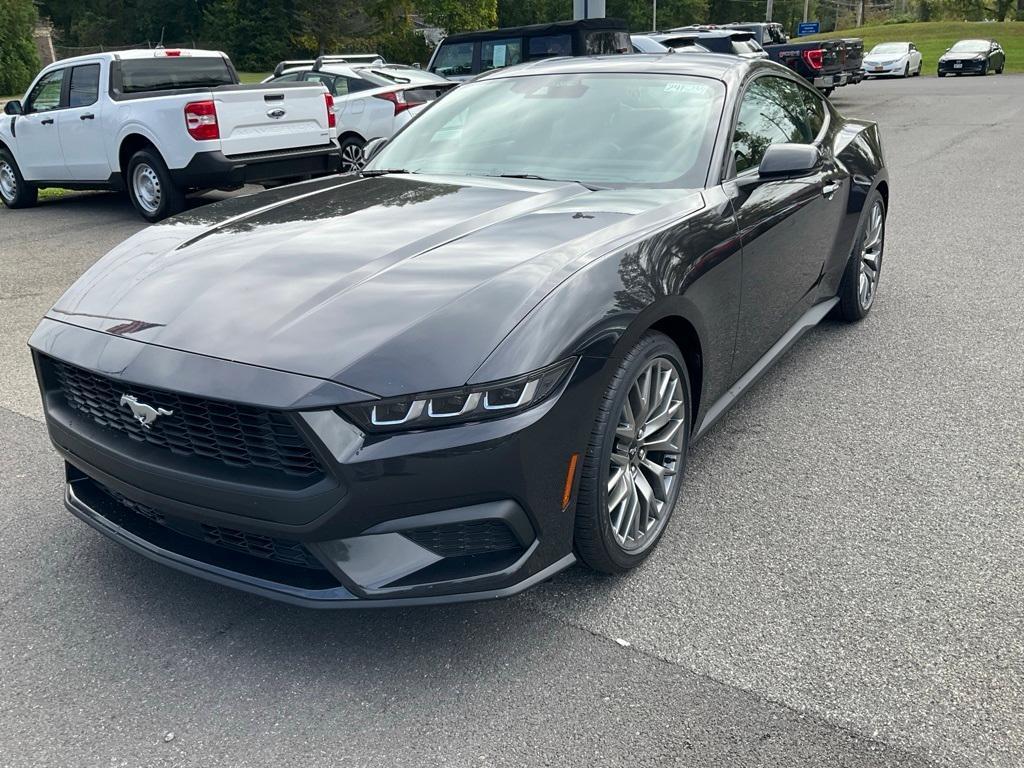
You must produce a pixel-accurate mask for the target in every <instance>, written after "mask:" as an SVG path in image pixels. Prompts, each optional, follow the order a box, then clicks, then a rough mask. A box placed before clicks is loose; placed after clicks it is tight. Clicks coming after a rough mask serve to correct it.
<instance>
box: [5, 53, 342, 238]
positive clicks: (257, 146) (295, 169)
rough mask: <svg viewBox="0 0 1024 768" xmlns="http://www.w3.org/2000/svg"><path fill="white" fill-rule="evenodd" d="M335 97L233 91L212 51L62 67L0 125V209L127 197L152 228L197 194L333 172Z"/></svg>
mask: <svg viewBox="0 0 1024 768" xmlns="http://www.w3.org/2000/svg"><path fill="white" fill-rule="evenodd" d="M332 106H333V97H332V96H331V95H330V94H329V93H327V92H326V91H325V90H324V88H323V86H322V85H320V84H319V83H316V84H313V83H274V84H270V85H239V84H238V75H237V74H236V73H235V68H234V67H233V66H232V65H231V61H230V60H229V59H228V57H227V56H225V55H224V54H223V53H220V52H219V51H203V50H190V49H163V48H158V49H156V50H140V51H120V52H118V53H98V54H90V55H88V56H78V57H75V58H71V59H62V60H60V61H57V62H55V63H54V64H51V65H50V66H48V67H46V68H45V69H43V70H42V72H40V73H39V75H38V76H37V77H36V79H35V81H34V82H33V83H32V85H31V86H30V87H29V89H28V92H27V93H26V95H25V98H24V100H23V101H18V100H15V101H10V102H8V103H7V105H6V106H5V107H4V112H5V114H6V115H8V117H9V119H7V120H3V121H0V199H2V200H3V202H4V204H5V205H6V206H7V207H8V208H23V207H25V206H29V205H33V204H35V202H36V196H37V192H38V190H39V189H40V188H43V187H64V188H67V189H114V190H119V189H127V190H128V195H129V197H130V198H131V201H132V203H133V204H134V206H135V209H136V210H137V211H138V212H139V213H140V214H141V215H142V216H143V217H144V218H146V219H148V220H149V221H158V220H160V219H162V218H164V217H166V216H170V215H171V214H173V213H176V212H177V211H180V210H181V209H182V208H183V207H184V201H185V193H186V192H188V191H189V190H194V189H208V188H218V189H233V188H237V187H240V186H242V185H243V184H245V183H249V182H257V183H258V182H269V181H279V180H282V179H292V178H295V177H301V176H308V175H315V174H322V173H327V172H330V171H334V170H337V168H338V145H337V143H336V142H335V138H334V136H335V130H334V128H335V125H334V122H335V120H334V112H333V111H332Z"/></svg>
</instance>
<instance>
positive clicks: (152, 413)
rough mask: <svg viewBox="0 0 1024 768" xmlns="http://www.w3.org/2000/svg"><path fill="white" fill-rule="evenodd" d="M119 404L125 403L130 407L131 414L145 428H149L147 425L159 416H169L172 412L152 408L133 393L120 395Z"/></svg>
mask: <svg viewBox="0 0 1024 768" xmlns="http://www.w3.org/2000/svg"><path fill="white" fill-rule="evenodd" d="M121 405H127V406H128V407H129V408H131V409H132V416H134V417H135V420H136V421H138V422H139V424H141V425H142V426H144V427H145V428H146V429H149V425H150V424H152V423H153V422H154V421H156V420H157V419H159V418H160V417H161V416H170V415H171V414H172V413H174V411H168V410H167V409H166V408H154V407H153V406H151V405H146V404H145V403H140V402H139V399H138V398H137V397H135V395H121Z"/></svg>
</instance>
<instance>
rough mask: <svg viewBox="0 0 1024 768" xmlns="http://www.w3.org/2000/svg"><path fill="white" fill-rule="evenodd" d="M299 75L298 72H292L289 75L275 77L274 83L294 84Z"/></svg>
mask: <svg viewBox="0 0 1024 768" xmlns="http://www.w3.org/2000/svg"><path fill="white" fill-rule="evenodd" d="M300 74H301V73H299V72H292V73H291V74H290V75H281V76H280V77H275V78H274V82H275V83H294V82H295V81H296V80H298V79H299V75H300Z"/></svg>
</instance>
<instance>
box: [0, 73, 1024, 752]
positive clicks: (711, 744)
mask: <svg viewBox="0 0 1024 768" xmlns="http://www.w3.org/2000/svg"><path fill="white" fill-rule="evenodd" d="M1022 94H1024V77H1022V76H1010V75H1003V76H990V77H988V78H984V79H982V78H969V79H968V78H956V79H944V80H938V79H935V78H927V79H926V78H917V79H911V80H905V81H893V82H869V83H864V84H861V85H859V86H856V87H848V88H845V89H841V90H840V91H838V92H837V93H836V94H835V98H834V99H833V102H834V103H835V104H836V106H837V107H838V108H839V109H840V110H842V111H843V112H844V113H846V114H848V115H850V116H859V117H865V118H869V119H873V120H878V121H879V122H880V123H881V125H882V130H883V139H884V142H885V150H886V154H887V159H888V162H889V165H890V173H891V181H892V204H891V212H890V217H889V227H888V242H887V248H886V254H885V262H884V267H883V270H882V280H881V286H880V291H879V294H878V298H877V301H876V304H875V306H874V309H873V310H872V313H871V315H870V316H869V318H868V319H867V320H866V321H865V322H863V323H861V324H859V325H856V326H845V325H840V324H836V323H832V322H827V323H826V324H824V325H822V326H820V327H819V328H817V329H815V330H814V331H812V332H811V333H810V334H808V335H807V336H806V337H804V339H803V340H802V341H801V342H800V343H799V344H798V345H796V346H795V347H794V348H793V349H792V350H791V351H790V352H789V353H788V354H787V356H786V357H785V358H784V359H783V360H782V361H781V362H780V363H779V364H778V365H777V366H776V367H775V368H774V369H773V370H772V371H771V372H770V373H769V374H768V375H767V376H766V377H765V378H764V379H763V380H762V381H761V382H760V383H759V384H758V385H757V386H756V387H755V389H754V390H753V391H752V392H750V393H749V394H748V395H747V396H746V397H745V398H744V399H743V400H742V401H741V402H740V403H739V404H738V405H737V406H736V407H735V408H734V409H733V410H732V411H731V412H730V413H729V414H728V415H727V416H726V417H725V418H724V419H723V420H722V421H721V422H720V423H719V424H718V425H717V426H716V427H715V428H714V429H713V430H712V432H711V433H710V434H709V435H708V436H707V437H706V438H704V439H703V440H702V441H701V442H700V443H699V444H698V445H697V446H695V448H694V451H693V454H692V456H691V461H690V466H689V467H688V470H687V477H686V481H685V485H684V489H683V496H682V499H681V501H680V507H679V508H678V509H677V511H676V515H675V517H674V518H673V521H672V525H671V527H670V529H669V530H668V532H667V533H666V536H665V538H664V540H663V542H662V543H661V545H660V547H659V549H658V551H657V552H656V553H655V555H654V556H653V557H652V558H651V559H650V560H649V561H648V563H647V564H645V565H644V566H643V567H642V568H641V569H640V570H638V571H637V572H635V573H633V574H631V575H629V576H627V577H624V578H608V577H600V576H596V575H594V574H591V573H589V572H587V571H586V570H584V569H583V568H581V567H577V568H574V569H571V570H570V571H568V572H566V573H564V574H562V575H560V576H558V577H556V578H555V579H553V580H552V581H550V582H548V583H546V584H543V585H541V586H540V587H538V588H537V589H535V590H533V591H532V592H529V593H526V594H524V595H521V596H519V597H516V598H513V599H510V600H506V601H501V602H494V603H482V604H471V605H459V606H452V607H443V608H431V609H417V610H391V611H346V612H312V611H306V610H302V609H298V608H293V607H288V606H282V605H279V604H276V603H272V602H269V601H265V600H262V599H259V598H255V597H252V596H248V595H244V594H241V593H237V592H234V591H231V590H228V589H226V588H221V587H217V586H213V585H210V584H207V583H205V582H202V581H199V580H196V579H194V578H191V577H188V576H185V575H183V574H179V573H177V572H174V571H171V570H169V569H166V568H162V567H160V566H158V565H155V564H153V563H151V562H149V561H147V560H145V559H143V558H141V557H139V556H137V555H134V554H132V553H130V552H128V551H126V550H123V549H121V548H120V547H118V546H116V545H114V544H113V543H110V542H108V541H107V540H105V539H103V538H102V537H100V536H99V535H97V534H96V533H94V532H93V531H91V530H90V529H88V528H87V527H86V526H84V525H82V524H81V523H79V522H77V521H76V520H74V519H73V518H72V517H71V516H70V515H69V514H68V513H66V512H65V511H64V510H63V508H62V505H61V488H62V469H61V465H60V462H59V461H58V459H57V457H56V455H55V453H54V452H53V451H52V449H51V448H50V446H49V443H48V441H47V438H46V434H45V429H44V427H43V425H42V423H41V412H40V408H39V404H38V393H37V391H36V389H35V383H34V380H33V376H32V371H31V365H30V362H29V357H28V354H27V351H26V347H25V341H26V339H27V337H28V335H29V333H30V332H31V330H32V328H33V327H34V325H35V323H36V322H37V320H38V318H39V317H40V316H41V314H42V313H43V312H44V311H45V309H46V308H47V307H48V306H49V305H50V304H51V303H52V302H53V301H54V300H55V299H56V298H57V296H59V294H60V292H61V291H62V290H63V289H64V288H65V287H66V286H67V285H69V284H70V283H71V282H72V281H73V280H74V278H75V277H76V276H77V275H79V274H80V273H81V272H82V271H83V270H84V269H85V268H86V267H88V266H89V265H90V264H91V263H92V262H93V261H95V260H96V259H97V258H98V257H99V256H101V255H102V254H103V253H104V252H105V251H106V250H107V249H108V248H110V247H112V246H113V245H115V244H116V243H118V242H119V241H120V240H122V239H123V238H125V237H127V236H128V235H130V234H131V233H132V232H134V231H136V230H138V229H140V228H141V224H140V220H139V219H137V218H136V216H135V214H134V212H133V211H132V210H131V208H130V205H129V204H128V202H127V199H126V198H123V197H121V196H117V195H111V194H75V195H69V196H68V197H66V198H63V199H60V200H55V201H48V202H46V203H45V204H43V205H40V206H39V207H38V208H36V209H33V210H28V211H7V210H5V209H4V210H0V434H2V435H3V437H4V443H5V445H4V448H5V450H3V451H2V452H0V765H2V766H11V767H12V768H27V767H28V766H101V765H102V766H108V765H109V766H121V765H124V766H146V767H147V768H148V767H149V766H263V765H266V766H271V765H273V766H279V765H331V766H348V765H351V766H388V767H389V768H390V767H391V766H431V765H450V766H499V765H500V766H526V765H529V766H534V765H545V766H580V765H596V766H617V765H629V766H632V767H633V768H635V767H636V766H647V765H651V766H654V765H659V766H660V765H665V766H668V765H672V766H676V765H687V766H690V765H692V766H701V767H704V766H767V765H778V766H787V767H788V766H816V767H818V766H929V765H934V766H976V765H992V766H1018V765H1024V607H1022V600H1021V595H1022V594H1024V566H1022V565H1021V559H1022V556H1024V532H1022V531H1024V526H1022V524H1021V518H1022V513H1024V467H1022V464H1024V458H1022V457H1024V427H1022V425H1024V390H1022V386H1021V382H1022V381H1024V311H1022V306H1024V303H1022V301H1021V295H1022V292H1024V277H1022V264H1024V258H1022V257H1024V247H1022V245H1021V240H1020V236H1021V235H1020V221H1021V212H1022V210H1024V196H1022V193H1021V191H1020V169H1021V168H1022V167H1024V142H1022V141H1021V137H1022V136H1024V98H1022ZM197 204H198V203H197Z"/></svg>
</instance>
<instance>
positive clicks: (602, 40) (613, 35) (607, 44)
mask: <svg viewBox="0 0 1024 768" xmlns="http://www.w3.org/2000/svg"><path fill="white" fill-rule="evenodd" d="M586 43H587V51H586V53H587V55H588V56H596V55H600V54H603V53H624V52H626V51H628V50H629V48H630V42H629V35H627V34H626V33H625V32H613V31H611V30H607V31H598V32H588V33H587V35H586Z"/></svg>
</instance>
